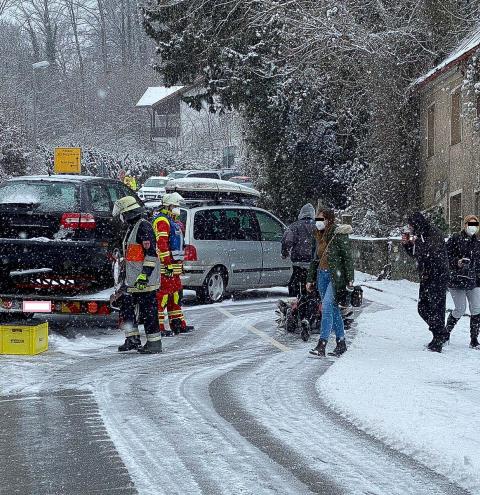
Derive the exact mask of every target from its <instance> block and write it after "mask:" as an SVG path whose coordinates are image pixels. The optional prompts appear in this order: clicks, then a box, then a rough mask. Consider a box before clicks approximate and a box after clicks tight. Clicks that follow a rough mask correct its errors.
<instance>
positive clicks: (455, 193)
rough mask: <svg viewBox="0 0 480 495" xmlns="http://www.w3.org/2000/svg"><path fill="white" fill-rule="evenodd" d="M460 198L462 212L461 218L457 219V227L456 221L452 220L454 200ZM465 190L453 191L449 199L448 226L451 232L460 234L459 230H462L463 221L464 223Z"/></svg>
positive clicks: (460, 212)
mask: <svg viewBox="0 0 480 495" xmlns="http://www.w3.org/2000/svg"><path fill="white" fill-rule="evenodd" d="M458 196H460V210H459V216H458V218H457V219H456V221H457V222H459V224H457V226H456V227H455V224H454V221H453V220H455V219H452V200H454V198H457V197H458ZM462 212H463V189H458V190H457V191H453V192H451V193H450V195H449V198H448V225H449V227H450V231H451V232H458V230H460V229H461V227H462V221H463V215H462Z"/></svg>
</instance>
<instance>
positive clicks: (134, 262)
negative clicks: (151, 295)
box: [124, 219, 160, 292]
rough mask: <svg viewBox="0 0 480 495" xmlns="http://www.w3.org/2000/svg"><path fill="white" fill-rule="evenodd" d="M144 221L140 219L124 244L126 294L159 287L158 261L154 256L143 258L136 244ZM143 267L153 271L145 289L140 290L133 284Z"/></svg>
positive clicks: (140, 247)
mask: <svg viewBox="0 0 480 495" xmlns="http://www.w3.org/2000/svg"><path fill="white" fill-rule="evenodd" d="M145 221H146V220H143V219H140V220H139V221H138V222H137V223H136V224H135V226H134V227H133V229H132V231H131V233H130V235H129V236H128V239H126V241H125V243H124V252H125V285H126V286H127V291H128V292H151V291H154V290H157V289H158V288H159V286H160V260H159V259H158V258H157V257H154V256H145V254H144V253H145V251H144V249H143V246H142V245H141V244H138V242H137V234H138V229H139V227H140V224H141V223H142V222H145ZM144 266H146V267H150V268H153V271H152V273H151V275H150V276H149V277H148V285H147V287H146V288H145V289H143V290H140V289H137V288H136V287H135V282H136V281H137V278H138V276H139V275H140V274H141V273H142V270H143V267H144Z"/></svg>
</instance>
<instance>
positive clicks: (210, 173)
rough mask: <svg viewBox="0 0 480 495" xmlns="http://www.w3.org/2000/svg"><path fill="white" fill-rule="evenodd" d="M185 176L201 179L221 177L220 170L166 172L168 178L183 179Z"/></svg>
mask: <svg viewBox="0 0 480 495" xmlns="http://www.w3.org/2000/svg"><path fill="white" fill-rule="evenodd" d="M187 177H195V178H203V179H221V178H222V174H221V172H220V170H177V171H175V172H171V173H170V174H168V178H169V179H185V178H187Z"/></svg>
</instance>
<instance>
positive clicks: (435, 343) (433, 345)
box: [427, 336, 443, 352]
mask: <svg viewBox="0 0 480 495" xmlns="http://www.w3.org/2000/svg"><path fill="white" fill-rule="evenodd" d="M442 344H443V336H434V337H433V340H432V341H431V342H430V343H429V344H428V345H427V349H428V350H429V351H431V352H442Z"/></svg>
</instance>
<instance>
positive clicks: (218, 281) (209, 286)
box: [197, 267, 227, 304]
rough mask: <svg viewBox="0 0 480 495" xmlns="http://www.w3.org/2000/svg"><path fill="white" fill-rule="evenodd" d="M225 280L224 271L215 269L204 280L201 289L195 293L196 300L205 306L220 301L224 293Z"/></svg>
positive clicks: (218, 268)
mask: <svg viewBox="0 0 480 495" xmlns="http://www.w3.org/2000/svg"><path fill="white" fill-rule="evenodd" d="M226 279H227V277H226V275H225V271H224V270H223V269H222V268H220V267H215V268H214V269H213V270H212V271H211V272H210V273H209V274H208V275H207V277H206V278H205V281H204V282H203V287H202V288H201V289H200V290H199V291H198V292H197V297H198V299H200V301H202V302H205V303H207V304H211V303H216V302H220V301H222V299H223V298H224V297H225V293H226V291H225V288H226V286H227V282H226Z"/></svg>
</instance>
